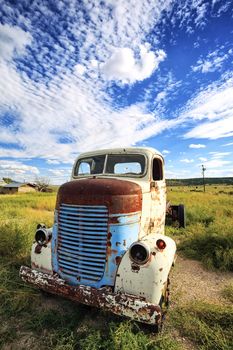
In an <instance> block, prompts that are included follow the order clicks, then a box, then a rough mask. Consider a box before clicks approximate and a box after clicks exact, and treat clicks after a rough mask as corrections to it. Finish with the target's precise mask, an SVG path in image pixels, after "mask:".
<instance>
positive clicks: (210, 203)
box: [167, 186, 233, 271]
mask: <svg viewBox="0 0 233 350" xmlns="http://www.w3.org/2000/svg"><path fill="white" fill-rule="evenodd" d="M230 189H231V186H227V190H226V189H225V187H217V186H207V192H206V193H203V192H191V191H190V189H189V187H184V188H179V190H178V189H177V188H170V189H169V191H168V198H169V200H170V201H171V202H173V203H184V204H185V206H186V212H187V227H186V229H177V228H172V227H169V228H167V233H168V234H169V235H172V236H174V237H176V239H177V241H178V249H179V251H181V252H182V253H183V254H184V255H185V256H187V257H189V258H193V259H197V260H200V261H202V262H203V264H205V266H206V267H207V268H211V269H213V268H216V269H220V270H229V271H233V235H232V228H233V196H232V195H230V194H228V193H231V191H230ZM221 192H223V193H221Z"/></svg>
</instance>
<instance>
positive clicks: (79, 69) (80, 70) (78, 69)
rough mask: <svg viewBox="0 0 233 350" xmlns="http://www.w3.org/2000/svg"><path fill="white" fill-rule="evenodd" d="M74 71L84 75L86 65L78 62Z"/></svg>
mask: <svg viewBox="0 0 233 350" xmlns="http://www.w3.org/2000/svg"><path fill="white" fill-rule="evenodd" d="M74 71H75V72H76V73H77V74H78V75H83V74H84V73H85V72H86V67H85V66H83V65H82V64H77V65H76V66H75V69H74Z"/></svg>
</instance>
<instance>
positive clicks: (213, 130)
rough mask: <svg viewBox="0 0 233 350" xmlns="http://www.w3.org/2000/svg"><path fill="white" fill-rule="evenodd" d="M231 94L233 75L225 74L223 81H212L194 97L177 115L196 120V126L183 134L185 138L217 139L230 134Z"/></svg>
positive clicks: (232, 127)
mask: <svg viewBox="0 0 233 350" xmlns="http://www.w3.org/2000/svg"><path fill="white" fill-rule="evenodd" d="M232 96H233V77H232V76H226V77H223V81H221V82H215V83H213V84H212V85H210V86H208V87H207V88H206V89H205V90H203V91H201V92H200V93H199V94H198V95H197V96H196V97H194V98H193V99H192V100H191V101H190V102H189V103H188V104H187V106H186V107H185V110H184V112H183V113H182V114H181V115H180V117H179V119H180V120H183V121H186V122H187V121H189V120H190V121H191V120H192V121H193V122H196V123H197V122H198V125H197V126H195V127H194V128H193V129H192V130H190V131H189V132H187V133H186V134H185V138H206V139H218V138H221V137H230V136H232V135H233V99H232ZM200 121H202V123H200ZM203 121H204V122H203Z"/></svg>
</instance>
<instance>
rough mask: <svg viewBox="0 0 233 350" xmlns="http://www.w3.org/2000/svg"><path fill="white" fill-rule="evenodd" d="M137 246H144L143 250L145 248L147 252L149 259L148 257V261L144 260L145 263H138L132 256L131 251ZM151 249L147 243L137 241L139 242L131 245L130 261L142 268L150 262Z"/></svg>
mask: <svg viewBox="0 0 233 350" xmlns="http://www.w3.org/2000/svg"><path fill="white" fill-rule="evenodd" d="M135 245H140V246H142V247H143V248H145V250H146V253H147V257H146V259H144V260H143V261H138V260H137V261H136V260H135V259H134V258H133V257H132V256H131V249H132V248H133V247H134V246H135ZM150 253H151V252H150V247H149V246H148V245H147V244H146V243H144V242H141V241H137V242H134V243H132V244H131V246H130V247H129V258H130V260H131V261H132V262H133V263H134V264H136V265H140V266H142V265H145V264H146V263H147V262H148V260H149V259H150Z"/></svg>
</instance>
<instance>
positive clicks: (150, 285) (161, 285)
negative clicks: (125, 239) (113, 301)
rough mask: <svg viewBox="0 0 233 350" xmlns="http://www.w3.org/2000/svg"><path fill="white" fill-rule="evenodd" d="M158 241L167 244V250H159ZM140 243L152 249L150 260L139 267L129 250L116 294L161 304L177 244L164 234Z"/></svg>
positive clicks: (119, 272)
mask: <svg viewBox="0 0 233 350" xmlns="http://www.w3.org/2000/svg"><path fill="white" fill-rule="evenodd" d="M158 239H162V240H163V241H164V242H165V243H166V247H165V249H163V250H160V249H158V247H157V246H156V241H157V240H158ZM140 242H143V243H145V244H146V245H148V246H149V247H150V256H149V260H148V261H147V262H146V263H145V264H144V265H137V264H135V263H134V262H133V261H132V260H131V259H130V255H129V250H128V251H127V252H126V253H125V255H124V256H123V258H122V260H121V263H120V265H119V267H118V271H117V275H116V283H115V292H116V293H126V294H133V295H136V296H141V297H144V298H145V300H146V301H148V302H150V303H153V304H159V302H160V299H161V296H162V294H163V292H164V289H165V288H166V286H167V280H168V275H169V272H170V269H171V267H172V264H173V262H174V259H175V252H176V244H175V242H174V241H173V239H171V238H170V237H167V236H165V235H162V234H156V235H153V237H145V239H142V240H140Z"/></svg>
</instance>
